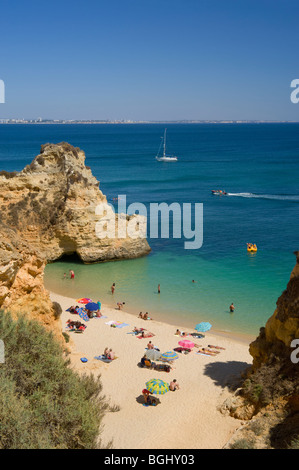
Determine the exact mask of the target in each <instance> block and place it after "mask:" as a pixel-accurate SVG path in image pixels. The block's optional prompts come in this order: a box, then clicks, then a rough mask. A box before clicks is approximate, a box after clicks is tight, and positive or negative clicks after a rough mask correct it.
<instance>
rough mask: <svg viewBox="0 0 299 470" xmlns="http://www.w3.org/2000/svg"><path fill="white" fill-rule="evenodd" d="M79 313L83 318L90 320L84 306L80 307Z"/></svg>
mask: <svg viewBox="0 0 299 470" xmlns="http://www.w3.org/2000/svg"><path fill="white" fill-rule="evenodd" d="M78 315H79V317H80V318H82V320H84V321H89V318H88V315H87V313H85V312H84V311H83V309H82V308H79V310H78Z"/></svg>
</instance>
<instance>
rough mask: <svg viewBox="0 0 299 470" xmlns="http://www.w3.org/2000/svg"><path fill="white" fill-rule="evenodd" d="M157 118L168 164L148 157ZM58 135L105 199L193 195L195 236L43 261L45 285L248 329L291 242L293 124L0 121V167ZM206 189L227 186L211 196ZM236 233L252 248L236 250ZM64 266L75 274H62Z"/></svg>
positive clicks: (276, 289)
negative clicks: (199, 231)
mask: <svg viewBox="0 0 299 470" xmlns="http://www.w3.org/2000/svg"><path fill="white" fill-rule="evenodd" d="M165 127H167V136H168V151H169V152H170V153H175V154H176V155H177V156H178V159H179V160H178V162H176V163H161V162H157V161H156V160H155V155H156V153H157V150H158V148H159V145H160V138H161V136H162V135H163V132H164V128H165ZM61 141H66V142H69V143H71V144H72V145H74V146H76V147H80V148H82V149H83V150H84V151H85V153H86V165H88V166H90V167H91V169H92V172H93V174H94V175H95V176H96V177H97V179H98V180H99V181H100V189H101V190H102V191H103V193H104V194H106V196H107V198H108V200H109V201H111V202H112V198H113V197H116V196H118V195H126V197H127V204H131V203H132V202H142V203H144V204H145V205H146V206H147V207H148V206H149V204H150V203H152V202H158V203H159V202H166V203H168V204H170V203H172V202H178V203H179V204H183V203H196V202H198V203H203V211H204V215H203V221H204V225H203V245H202V247H201V248H200V249H198V250H185V249H184V241H185V240H183V239H175V238H170V239H162V238H158V239H150V238H149V239H148V241H149V244H150V246H151V248H152V252H151V253H150V255H149V256H147V257H144V258H140V259H136V260H128V261H118V262H111V263H101V264H95V265H82V264H81V263H80V262H79V260H78V259H76V258H73V257H72V258H64V259H62V260H60V261H58V262H56V263H53V264H50V265H48V266H47V268H46V272H45V283H46V287H47V288H49V289H52V290H54V291H56V292H58V293H60V294H62V295H67V296H71V297H74V298H78V297H83V296H89V297H92V298H94V300H101V301H102V302H104V303H108V304H115V303H116V302H117V301H124V302H125V303H126V310H128V311H132V312H135V313H136V314H137V313H138V312H139V311H143V312H145V311H148V312H149V313H150V315H151V316H152V317H153V318H155V319H158V320H162V321H163V320H165V321H169V322H171V323H173V324H174V325H175V324H178V325H182V326H186V327H190V328H191V327H193V326H194V325H195V324H196V323H198V322H200V321H210V322H211V323H212V325H213V328H214V329H217V330H223V331H229V332H234V333H246V334H253V335H255V334H257V333H258V331H259V328H260V327H261V326H263V325H264V324H265V322H266V320H267V319H268V318H269V316H270V315H271V314H272V313H273V312H274V309H275V304H276V300H277V298H278V296H279V295H280V294H281V293H282V291H283V290H284V289H285V287H286V284H287V282H288V280H289V277H290V273H291V270H292V268H293V266H294V264H295V257H294V255H293V252H294V251H295V250H298V249H299V246H298V245H299V244H298V220H299V217H298V216H299V186H298V163H299V124H287V123H286V124H167V125H165V124H163V123H161V124H119V125H118V124H113V125H112V124H102V125H0V160H1V169H4V170H6V171H13V170H21V169H22V168H23V167H24V166H25V165H26V164H28V163H30V162H31V160H32V159H33V157H34V156H35V155H37V154H38V153H39V149H40V145H41V144H44V143H46V142H53V143H58V142H61ZM218 188H220V189H224V190H225V191H227V192H228V193H229V194H228V195H227V196H213V195H212V194H211V190H212V189H218ZM247 242H254V243H256V244H257V246H258V252H257V253H255V254H249V253H247V250H246V243H247ZM71 268H73V269H74V271H75V279H74V280H70V279H65V280H64V279H63V274H64V272H66V273H68V271H69V269H71ZM192 280H195V281H196V282H195V283H193V282H192ZM112 282H115V283H116V291H115V293H114V296H113V297H112V295H111V293H110V286H111V284H112ZM158 284H160V285H161V293H160V294H158V293H157V285H158ZM231 302H234V304H235V307H236V310H235V312H234V314H230V313H229V308H228V307H229V305H230V303H231Z"/></svg>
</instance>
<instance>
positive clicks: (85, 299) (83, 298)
mask: <svg viewBox="0 0 299 470" xmlns="http://www.w3.org/2000/svg"><path fill="white" fill-rule="evenodd" d="M91 301H92V300H91V299H88V298H87V297H82V299H77V300H76V302H78V304H88V302H91Z"/></svg>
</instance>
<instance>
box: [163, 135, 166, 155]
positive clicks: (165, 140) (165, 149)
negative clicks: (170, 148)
mask: <svg viewBox="0 0 299 470" xmlns="http://www.w3.org/2000/svg"><path fill="white" fill-rule="evenodd" d="M165 150H166V129H165V131H164V150H163V156H164V157H165Z"/></svg>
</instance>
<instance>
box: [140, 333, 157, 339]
mask: <svg viewBox="0 0 299 470" xmlns="http://www.w3.org/2000/svg"><path fill="white" fill-rule="evenodd" d="M153 336H155V335H154V334H153V333H146V334H145V335H144V336H141V335H140V336H137V338H138V339H142V338H152V337H153Z"/></svg>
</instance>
